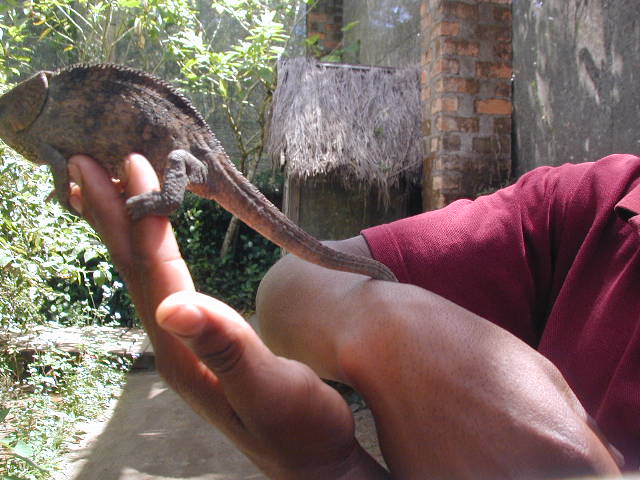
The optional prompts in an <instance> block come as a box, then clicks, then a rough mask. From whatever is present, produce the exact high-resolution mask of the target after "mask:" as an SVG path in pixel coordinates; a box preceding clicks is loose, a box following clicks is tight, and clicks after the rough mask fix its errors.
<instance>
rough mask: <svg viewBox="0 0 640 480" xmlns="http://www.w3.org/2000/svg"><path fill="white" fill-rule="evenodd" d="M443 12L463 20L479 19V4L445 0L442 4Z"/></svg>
mask: <svg viewBox="0 0 640 480" xmlns="http://www.w3.org/2000/svg"><path fill="white" fill-rule="evenodd" d="M440 8H441V9H442V13H443V14H444V15H445V16H447V17H448V16H452V17H456V18H460V19H463V20H477V19H478V5H477V4H469V3H463V2H451V1H447V0H444V1H443V2H442V4H441V7H440Z"/></svg>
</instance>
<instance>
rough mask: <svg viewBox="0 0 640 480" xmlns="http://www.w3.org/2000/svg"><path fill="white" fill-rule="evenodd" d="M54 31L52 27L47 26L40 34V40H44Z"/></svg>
mask: <svg viewBox="0 0 640 480" xmlns="http://www.w3.org/2000/svg"><path fill="white" fill-rule="evenodd" d="M52 31H53V28H52V27H47V28H45V29H44V31H43V32H42V33H41V34H40V36H38V40H39V41H42V40H44V39H45V38H46V37H47V35H49V34H50V33H51V32H52Z"/></svg>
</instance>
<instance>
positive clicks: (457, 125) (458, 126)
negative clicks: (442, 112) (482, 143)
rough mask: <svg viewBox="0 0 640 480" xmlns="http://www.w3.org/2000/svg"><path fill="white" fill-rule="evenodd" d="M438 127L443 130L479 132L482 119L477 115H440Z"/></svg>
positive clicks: (437, 122) (437, 120)
mask: <svg viewBox="0 0 640 480" xmlns="http://www.w3.org/2000/svg"><path fill="white" fill-rule="evenodd" d="M436 127H437V128H438V129H439V130H440V131H443V132H463V133H469V132H472V133H474V132H477V131H478V130H479V129H480V121H479V119H478V118H477V117H448V116H440V117H438V118H437V119H436Z"/></svg>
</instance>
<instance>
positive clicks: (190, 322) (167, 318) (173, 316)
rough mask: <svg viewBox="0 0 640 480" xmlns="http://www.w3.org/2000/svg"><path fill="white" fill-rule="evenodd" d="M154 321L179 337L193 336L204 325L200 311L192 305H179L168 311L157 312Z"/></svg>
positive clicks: (200, 330) (199, 331)
mask: <svg viewBox="0 0 640 480" xmlns="http://www.w3.org/2000/svg"><path fill="white" fill-rule="evenodd" d="M156 321H157V322H158V325H160V326H161V327H162V328H164V329H165V330H167V331H169V332H171V333H174V334H176V335H179V336H181V337H195V336H197V335H198V334H200V333H201V332H202V330H203V329H204V327H205V317H204V314H203V313H202V311H201V310H200V309H199V308H198V307H196V306H194V305H180V306H177V308H175V310H172V311H170V312H167V313H164V311H161V312H159V314H158V315H157V318H156Z"/></svg>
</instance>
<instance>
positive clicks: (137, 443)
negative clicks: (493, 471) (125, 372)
mask: <svg viewBox="0 0 640 480" xmlns="http://www.w3.org/2000/svg"><path fill="white" fill-rule="evenodd" d="M66 475H67V478H69V479H74V480H139V479H145V480H147V479H154V480H163V479H187V478H188V479H192V480H196V479H198V480H245V479H264V478H266V477H264V476H263V475H262V474H261V473H260V472H259V471H258V470H257V469H256V467H254V466H253V465H252V464H251V463H250V462H249V461H248V460H247V459H246V458H245V457H244V456H243V455H242V454H240V453H239V452H238V451H237V450H236V449H235V448H233V447H232V446H231V445H230V444H229V443H228V442H227V440H226V439H225V438H224V437H223V436H222V434H220V433H219V432H218V431H217V430H215V429H214V428H212V427H211V426H209V425H208V424H206V423H205V422H204V421H203V420H202V419H201V418H200V417H198V416H197V415H196V414H195V413H193V412H192V410H191V409H190V408H189V407H188V406H187V405H186V404H185V403H184V402H183V401H182V399H181V398H180V397H178V395H176V394H175V393H174V392H173V391H171V390H169V388H168V387H166V385H165V384H164V383H163V382H162V380H161V379H160V377H159V376H158V374H157V372H154V371H142V372H135V373H132V374H130V375H129V379H128V382H127V385H126V387H125V390H124V393H123V395H122V396H121V397H120V400H119V401H118V403H117V406H116V408H115V410H114V412H113V415H112V417H111V418H110V420H109V421H108V423H107V424H106V426H105V427H104V429H103V430H102V431H101V432H100V433H99V435H98V436H97V438H95V439H93V440H92V441H90V442H89V443H88V445H86V446H85V447H83V448H81V449H80V450H77V451H75V452H73V453H72V456H71V460H70V462H69V467H68V471H67V472H66Z"/></svg>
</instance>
